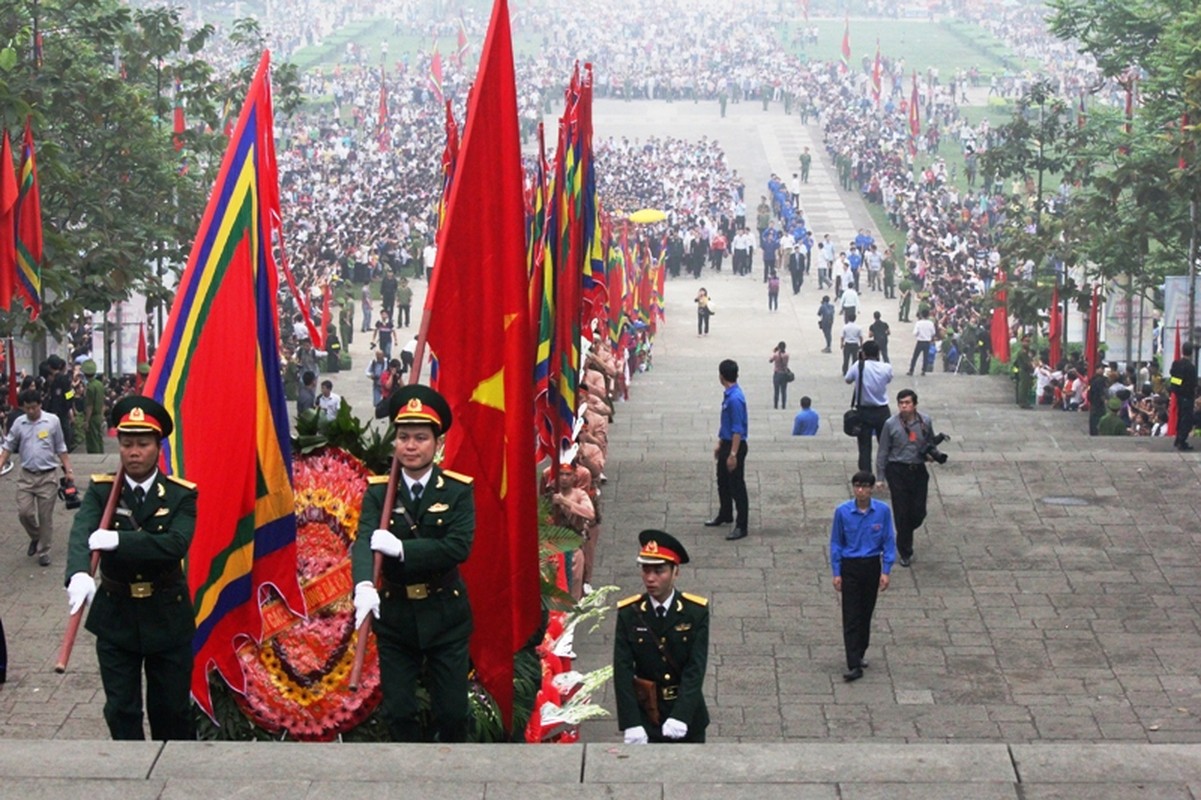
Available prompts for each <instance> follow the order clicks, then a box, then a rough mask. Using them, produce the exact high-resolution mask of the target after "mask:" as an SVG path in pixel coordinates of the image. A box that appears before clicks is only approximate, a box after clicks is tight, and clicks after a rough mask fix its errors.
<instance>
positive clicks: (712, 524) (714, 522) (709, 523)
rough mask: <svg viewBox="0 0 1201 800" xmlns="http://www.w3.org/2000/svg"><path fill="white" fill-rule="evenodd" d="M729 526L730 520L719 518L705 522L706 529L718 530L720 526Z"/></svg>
mask: <svg viewBox="0 0 1201 800" xmlns="http://www.w3.org/2000/svg"><path fill="white" fill-rule="evenodd" d="M729 524H730V520H728V519H722V518H721V517H714V518H713V519H708V520H705V527H706V528H720V527H721V526H722V525H729Z"/></svg>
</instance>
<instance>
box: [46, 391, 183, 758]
mask: <svg viewBox="0 0 1201 800" xmlns="http://www.w3.org/2000/svg"><path fill="white" fill-rule="evenodd" d="M111 423H112V427H114V428H116V429H117V433H118V436H120V435H121V434H129V433H149V434H153V435H154V436H156V437H158V438H159V439H160V440H161V439H162V438H164V437H166V436H168V435H170V433H171V430H172V422H171V416H170V414H168V413H167V410H166V409H165V408H163V407H162V406H161V405H159V404H158V403H156V402H155V401H154V400H152V399H150V398H148V397H136V396H134V397H127V398H125V399H124V400H122V401H120V402H119V403H117V404H116V406H114V407H113V410H112V414H111ZM113 480H114V476H113V475H111V474H100V475H93V476H92V481H91V484H90V485H89V486H88V490H87V492H86V493H85V494H84V497H83V503H82V505H81V507H80V509H79V512H78V513H77V514H76V515H75V522H74V524H73V525H72V526H71V536H70V542H69V545H68V552H67V579H68V585H70V584H71V582H72V581H73V580H77V579H78V574H79V573H83V577H86V576H87V571H88V569H89V566H90V564H89V561H90V557H91V550H92V546H90V545H89V539H90V538H91V537H92V535H93V532H94V531H97V529H98V528H99V526H100V518H101V516H102V515H103V512H104V506H105V504H106V502H107V501H108V497H109V493H110V491H112V489H113ZM145 481H148V486H147V487H145V488H143V487H141V486H137V487H135V486H134V484H133V481H132V479H130V478H129V477H128V476H127V477H126V478H125V485H124V486H122V487H120V489H119V491H120V492H121V495H120V500H119V503H118V505H117V508H116V513H115V514H114V515H113V519H112V522H111V523H110V526H111V527H110V528H109V529H108V530H110V531H116V539H115V540H116V545H115V547H113V548H112V549H104V550H102V552H101V555H100V572H99V576H98V579H97V584H98V585H95V584H93V586H94V587H95V595H94V598H93V600H92V608H91V611H90V613H88V617H87V622H86V625H85V627H86V628H87V629H88V630H89V631H91V632H92V633H94V634H95V635H96V654H97V658H98V660H99V663H100V678H101V681H102V683H103V685H104V693H105V703H104V719H105V721H106V722H107V723H108V728H109V732H110V733H111V734H112V737H113V738H114V739H144V738H145V735H144V732H143V728H142V672H143V670H144V671H145V674H146V704H145V708H146V716H147V717H148V718H149V721H150V735H151V738H153V739H155V740H160V741H162V740H168V739H194V738H195V732H194V726H193V713H192V708H191V701H190V692H191V684H192V637H193V634H194V633H195V630H196V628H195V617H194V612H193V607H192V599H191V595H190V594H189V592H188V585H187V580H186V578H185V577H184V572H183V559H184V557H185V556H186V555H187V553H188V548H189V547H190V546H191V543H192V536H193V534H194V532H195V529H196V497H197V492H196V485H195V484H194V483H191V482H189V481H186V480H183V479H181V478H177V477H175V476H168V475H164V474H163V473H162V472H159V471H157V470H155V471H154V472H153V473H152V474H151V475H149V476H147V477H146V479H145ZM135 489H141V490H142V491H140V492H139V491H136V490H135ZM96 549H100V548H96Z"/></svg>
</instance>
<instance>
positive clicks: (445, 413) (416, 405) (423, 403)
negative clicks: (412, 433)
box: [388, 383, 451, 436]
mask: <svg viewBox="0 0 1201 800" xmlns="http://www.w3.org/2000/svg"><path fill="white" fill-rule="evenodd" d="M388 417H389V418H390V419H391V420H392V423H393V424H394V425H432V426H434V432H435V433H436V434H438V435H439V436H440V435H442V434H444V433H446V432H447V431H448V430H450V423H451V413H450V404H449V403H447V402H446V399H445V398H444V397H442V395H440V394H438V393H437V392H436V391H434V390H433V389H431V388H430V387H428V386H423V385H422V384H420V383H414V384H411V385H409V386H402V387H400V388H399V389H397V390H396V391H395V392H393V393H392V396H391V397H389V398H388Z"/></svg>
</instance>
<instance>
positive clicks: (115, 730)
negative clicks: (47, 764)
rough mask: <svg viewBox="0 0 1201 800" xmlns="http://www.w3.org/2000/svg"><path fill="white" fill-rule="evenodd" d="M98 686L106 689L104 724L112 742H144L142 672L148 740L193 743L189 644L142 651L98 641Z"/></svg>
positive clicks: (194, 735)
mask: <svg viewBox="0 0 1201 800" xmlns="http://www.w3.org/2000/svg"><path fill="white" fill-rule="evenodd" d="M96 657H97V660H98V661H99V662H100V682H101V683H102V684H103V685H104V721H105V722H107V723H108V731H109V733H110V734H111V735H112V737H113V739H117V740H142V739H145V738H146V735H145V733H144V732H143V730H142V670H143V668H144V669H145V670H146V716H147V717H148V718H149V719H150V738H151V739H154V740H155V741H158V742H162V741H167V740H171V739H195V738H196V732H195V729H194V727H193V723H192V701H191V691H192V643H191V642H187V643H185V644H183V645H182V646H179V647H173V648H170V649H168V650H161V651H159V652H157V653H140V652H135V651H133V650H126V649H124V648H122V647H118V646H117V645H115V644H113V643H112V642H110V641H109V640H107V639H97V640H96Z"/></svg>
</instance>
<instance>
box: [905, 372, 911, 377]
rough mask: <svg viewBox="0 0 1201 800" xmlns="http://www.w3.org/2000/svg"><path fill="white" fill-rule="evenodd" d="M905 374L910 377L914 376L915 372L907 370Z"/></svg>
mask: <svg viewBox="0 0 1201 800" xmlns="http://www.w3.org/2000/svg"><path fill="white" fill-rule="evenodd" d="M905 374H906V375H908V376H909V377H910V378H912V377H913V373H912V372H906V373H905Z"/></svg>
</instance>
